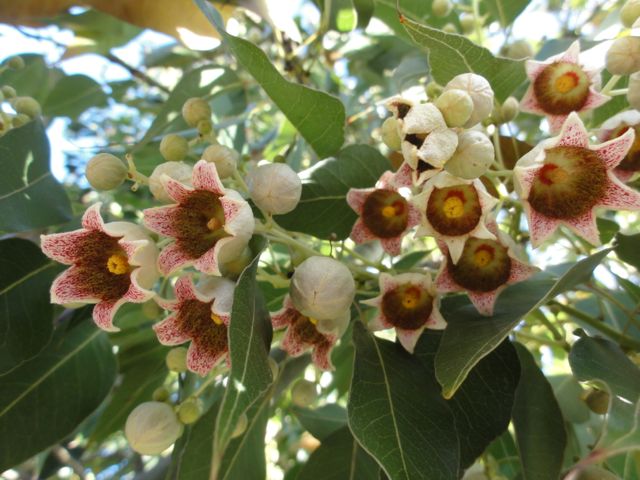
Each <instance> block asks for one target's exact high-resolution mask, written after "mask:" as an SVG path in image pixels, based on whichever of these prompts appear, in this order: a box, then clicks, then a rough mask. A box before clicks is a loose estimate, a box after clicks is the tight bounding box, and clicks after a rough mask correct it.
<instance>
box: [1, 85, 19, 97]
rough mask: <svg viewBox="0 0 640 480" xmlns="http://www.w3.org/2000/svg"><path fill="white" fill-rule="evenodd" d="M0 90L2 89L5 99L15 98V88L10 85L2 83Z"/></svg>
mask: <svg viewBox="0 0 640 480" xmlns="http://www.w3.org/2000/svg"><path fill="white" fill-rule="evenodd" d="M0 90H2V94H3V95H4V98H6V99H9V98H15V96H16V95H17V93H16V89H15V88H13V87H12V86H10V85H4V86H3V87H2V89H0Z"/></svg>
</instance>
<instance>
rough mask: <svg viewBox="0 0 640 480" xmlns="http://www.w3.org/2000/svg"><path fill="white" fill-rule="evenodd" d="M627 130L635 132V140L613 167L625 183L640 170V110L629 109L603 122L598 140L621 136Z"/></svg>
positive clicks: (603, 140)
mask: <svg viewBox="0 0 640 480" xmlns="http://www.w3.org/2000/svg"><path fill="white" fill-rule="evenodd" d="M627 130H633V131H634V132H635V134H636V137H635V140H634V142H633V145H631V148H630V149H629V152H628V153H627V155H626V156H625V157H624V158H623V159H622V161H621V162H620V163H619V164H618V166H617V167H615V168H614V169H613V173H615V174H616V176H617V177H618V178H619V179H620V180H621V181H622V182H625V183H626V182H628V181H629V180H631V178H632V177H633V176H634V175H635V174H636V173H637V172H639V171H640V112H638V111H637V110H627V111H625V112H620V113H618V114H616V115H614V116H613V117H611V118H610V119H608V120H607V121H606V122H604V123H603V124H602V127H600V132H599V134H598V140H600V141H601V142H606V141H608V140H611V139H613V138H617V137H619V136H620V135H622V134H624V133H625V132H626V131H627Z"/></svg>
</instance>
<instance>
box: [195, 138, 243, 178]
mask: <svg viewBox="0 0 640 480" xmlns="http://www.w3.org/2000/svg"><path fill="white" fill-rule="evenodd" d="M202 158H203V159H204V160H206V161H207V162H209V163H215V164H216V170H217V171H218V176H219V177H220V178H228V177H231V176H233V174H234V172H235V171H236V168H237V167H238V161H239V160H240V154H239V153H238V152H236V151H235V150H234V149H233V148H229V147H225V146H224V145H219V144H216V145H210V146H208V147H207V148H205V149H204V152H202Z"/></svg>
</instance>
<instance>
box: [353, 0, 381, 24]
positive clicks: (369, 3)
mask: <svg viewBox="0 0 640 480" xmlns="http://www.w3.org/2000/svg"><path fill="white" fill-rule="evenodd" d="M353 6H354V8H355V9H356V13H357V14H358V28H367V25H369V21H370V20H371V17H372V16H373V12H374V10H375V8H376V6H375V1H374V0H353Z"/></svg>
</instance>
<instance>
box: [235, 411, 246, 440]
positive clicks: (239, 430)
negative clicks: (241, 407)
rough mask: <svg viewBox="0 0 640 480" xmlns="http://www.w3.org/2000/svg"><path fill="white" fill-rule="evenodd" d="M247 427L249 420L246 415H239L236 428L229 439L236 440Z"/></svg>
mask: <svg viewBox="0 0 640 480" xmlns="http://www.w3.org/2000/svg"><path fill="white" fill-rule="evenodd" d="M248 426H249V418H248V417H247V414H246V413H243V414H242V415H240V418H238V423H236V427H235V428H234V429H233V433H232V434H231V438H238V437H239V436H240V435H242V434H243V433H244V432H246V431H247V427H248Z"/></svg>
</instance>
